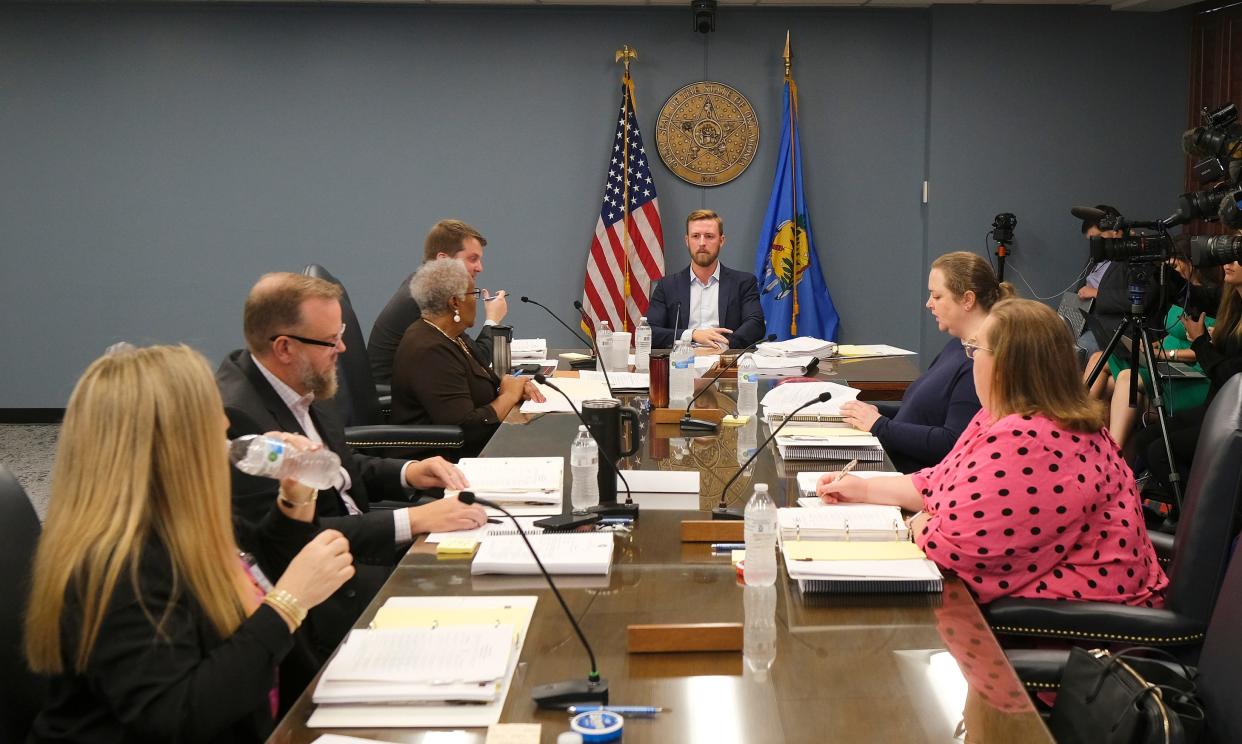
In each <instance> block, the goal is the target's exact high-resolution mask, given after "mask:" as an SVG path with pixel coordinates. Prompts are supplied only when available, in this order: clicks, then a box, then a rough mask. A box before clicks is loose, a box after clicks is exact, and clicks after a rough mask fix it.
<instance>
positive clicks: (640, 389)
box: [558, 369, 651, 395]
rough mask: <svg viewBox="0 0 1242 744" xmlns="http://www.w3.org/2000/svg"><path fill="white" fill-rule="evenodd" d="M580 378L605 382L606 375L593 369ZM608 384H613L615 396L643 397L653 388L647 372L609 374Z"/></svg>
mask: <svg viewBox="0 0 1242 744" xmlns="http://www.w3.org/2000/svg"><path fill="white" fill-rule="evenodd" d="M578 376H579V377H580V378H581V379H583V380H588V381H590V382H599V383H603V382H605V379H604V373H603V372H597V371H596V370H593V369H592V370H583V371H581V372H579V373H578ZM607 382H610V383H612V392H613V394H614V395H643V394H645V393H646V392H647V391H648V390H649V389H650V388H651V375H649V374H648V373H646V372H609V373H608V378H607ZM558 384H559V383H558Z"/></svg>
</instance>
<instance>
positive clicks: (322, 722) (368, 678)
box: [307, 596, 537, 728]
mask: <svg viewBox="0 0 1242 744" xmlns="http://www.w3.org/2000/svg"><path fill="white" fill-rule="evenodd" d="M536 600H537V598H536V597H530V596H455V597H393V598H391V599H389V600H388V601H387V602H385V603H384V606H383V607H381V608H380V609H379V611H378V612H377V613H376V615H375V619H374V620H373V621H372V623H371V630H364V631H353V633H352V634H351V635H350V636H349V638H348V640H347V641H346V643H345V645H343V646H342V647H341V650H340V651H339V652H338V653H337V655H336V656H335V657H334V658H333V659H332V661H331V662H329V664H328V666H327V668H325V670H324V674H323V677H322V679H321V681H320V683H319V684H318V685H317V686H316V688H315V692H314V694H313V700H314V702H315V703H316V707H315V710H314V712H313V713H312V714H311V716H310V720H309V721H307V725H308V726H309V727H311V728H385V727H438V728H454V727H457V728H463V727H483V726H490V725H491V724H493V723H496V722H497V721H498V720H500V713H501V710H503V708H504V704H505V697H506V696H507V695H508V692H509V686H510V684H511V682H512V679H513V672H514V670H515V669H516V668H517V664H518V659H519V657H520V656H521V653H522V644H523V643H524V641H525V639H526V631H527V629H528V627H529V626H530V619H531V615H532V614H533V613H534V611H535V604H536ZM462 701H468V702H471V703H472V704H470V705H462V704H461V702H462Z"/></svg>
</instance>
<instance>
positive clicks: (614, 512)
mask: <svg viewBox="0 0 1242 744" xmlns="http://www.w3.org/2000/svg"><path fill="white" fill-rule="evenodd" d="M589 511H590V512H591V513H592V514H597V515H599V516H600V517H629V518H630V519H638V504H625V503H622V502H620V501H618V502H617V503H615V504H599V505H598V506H592V507H591V508H590V509H589Z"/></svg>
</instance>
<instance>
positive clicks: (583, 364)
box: [569, 357, 598, 371]
mask: <svg viewBox="0 0 1242 744" xmlns="http://www.w3.org/2000/svg"><path fill="white" fill-rule="evenodd" d="M595 362H596V360H595V357H591V358H590V359H578V360H575V361H572V362H570V363H569V368H570V369H573V370H578V371H582V370H584V369H597V368H598V365H597V364H596V363H595Z"/></svg>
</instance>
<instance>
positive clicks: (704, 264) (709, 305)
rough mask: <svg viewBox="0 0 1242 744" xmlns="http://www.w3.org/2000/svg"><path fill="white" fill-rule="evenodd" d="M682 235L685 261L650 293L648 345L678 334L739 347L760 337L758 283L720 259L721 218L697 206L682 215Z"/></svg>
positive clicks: (665, 345)
mask: <svg viewBox="0 0 1242 744" xmlns="http://www.w3.org/2000/svg"><path fill="white" fill-rule="evenodd" d="M685 240H686V249H687V250H688V251H689V252H690V266H688V267H686V268H685V269H683V270H682V271H678V272H676V273H674V274H669V275H668V276H666V277H664V278H663V279H661V280H660V281H659V282H657V283H656V286H655V289H654V291H652V293H651V304H650V306H649V307H648V308H647V322H648V323H649V324H650V325H651V330H652V345H653V346H656V347H658V348H669V347H671V346H672V345H673V342H674V341H675V340H676V339H677V338H683V339H686V340H688V341H693V342H695V343H697V344H699V345H703V346H716V347H718V348H722V349H724V348H733V349H742V348H745V347H747V346H750V345H751V344H753V343H754V342H756V341H758V340H759V339H761V338H763V335H764V321H763V306H762V305H760V304H759V284H758V282H756V281H755V277H754V276H752V275H751V274H749V273H747V272H745V271H734V270H733V269H730V268H729V267H727V266H724V265H723V264H721V263H720V249H721V248H723V247H724V244H725V234H724V220H723V219H721V217H720V215H718V214H716V213H715V212H713V211H712V210H710V209H696V210H695V211H693V212H691V213H690V214H689V216H687V217H686V237H685Z"/></svg>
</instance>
